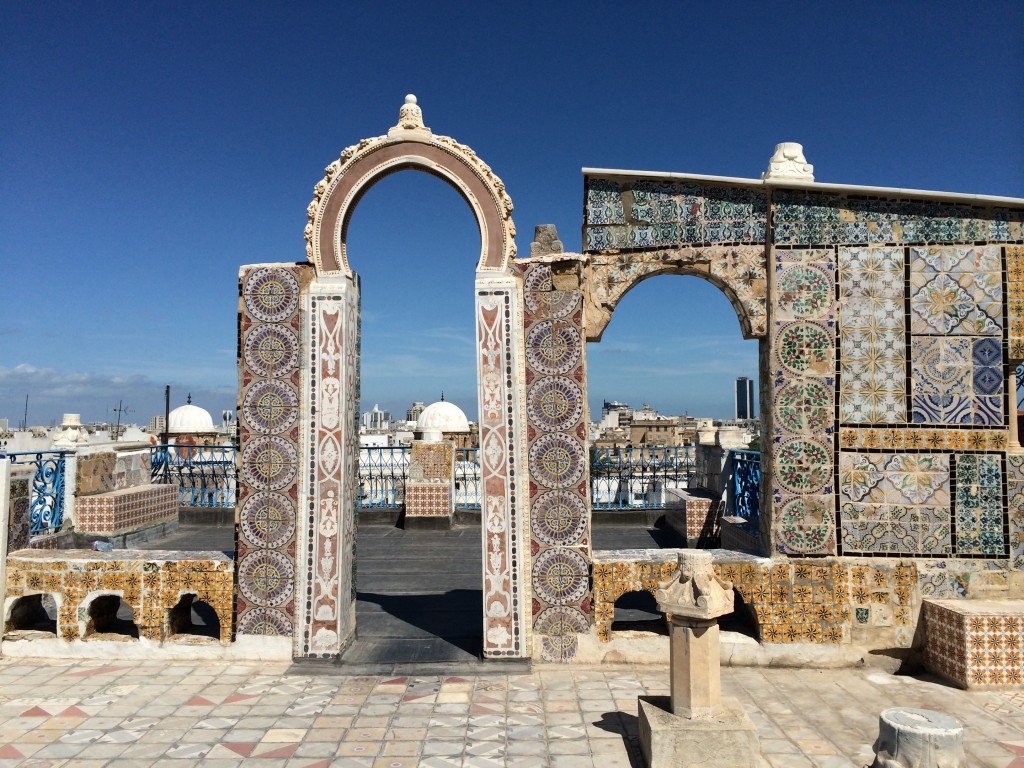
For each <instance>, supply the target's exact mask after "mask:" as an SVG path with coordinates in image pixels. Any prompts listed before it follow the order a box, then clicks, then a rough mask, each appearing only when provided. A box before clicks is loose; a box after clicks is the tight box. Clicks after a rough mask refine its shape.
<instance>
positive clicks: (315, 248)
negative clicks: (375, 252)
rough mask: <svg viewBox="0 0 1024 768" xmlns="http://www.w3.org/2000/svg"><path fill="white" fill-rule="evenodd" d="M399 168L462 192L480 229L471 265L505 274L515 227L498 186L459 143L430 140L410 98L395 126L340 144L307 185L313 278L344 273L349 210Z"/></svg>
mask: <svg viewBox="0 0 1024 768" xmlns="http://www.w3.org/2000/svg"><path fill="white" fill-rule="evenodd" d="M405 168H413V169H416V170H421V171H425V172H427V173H430V174H432V175H434V176H437V177H439V178H440V179H442V180H443V181H445V182H447V183H448V184H450V185H451V186H453V187H454V188H455V189H456V190H457V191H458V192H459V194H460V195H462V197H463V199H465V201H466V202H467V203H468V204H469V207H470V208H472V209H473V214H474V216H475V217H476V220H477V225H478V226H479V227H480V241H481V248H480V261H479V263H478V265H477V268H478V269H481V270H489V271H490V270H493V271H499V272H504V271H506V270H507V269H508V265H509V262H510V261H511V260H512V259H514V258H515V255H516V246H515V234H516V228H515V223H514V222H513V221H512V210H513V206H512V200H511V198H510V197H509V196H508V193H507V192H506V191H505V184H504V183H503V182H502V180H501V179H500V178H498V176H497V175H496V174H495V173H494V171H492V170H491V168H490V166H489V165H487V163H485V162H483V161H482V160H481V159H480V158H479V157H478V156H477V154H476V152H474V151H473V150H472V149H470V148H469V147H467V146H466V145H465V144H460V143H459V142H457V141H456V140H455V139H452V138H450V137H448V136H435V135H434V134H433V132H432V131H431V130H430V128H427V127H426V126H425V125H424V124H423V111H422V110H421V108H420V107H419V106H418V105H417V104H416V97H415V96H412V95H411V94H410V95H409V96H407V97H406V101H405V104H403V105H402V108H401V110H400V112H399V119H398V124H397V125H395V126H394V127H392V128H391V129H389V130H388V132H387V134H386V135H384V136H375V137H373V138H368V139H363V140H362V141H360V142H359V143H358V144H354V145H352V146H350V147H346V148H345V149H344V150H343V151H342V152H341V154H340V156H339V157H338V159H337V160H335V161H334V162H332V163H331V164H330V165H328V166H327V167H326V168H325V169H324V178H323V179H321V180H320V181H318V182H317V183H316V185H315V186H314V187H313V200H312V201H311V202H310V204H309V206H308V207H307V208H306V216H307V218H308V223H307V224H306V227H305V230H304V236H305V240H306V258H307V259H308V260H309V261H310V262H312V263H313V264H314V266H315V267H316V271H317V274H318V275H331V274H336V275H346V276H351V274H352V270H351V268H350V266H349V263H348V258H347V255H346V243H345V241H346V237H347V232H348V223H349V219H350V218H351V215H352V211H353V210H354V208H355V205H356V204H357V203H358V202H359V199H360V197H362V195H363V194H365V192H366V191H367V190H368V189H369V188H370V187H371V186H373V185H374V184H375V183H376V182H377V181H378V180H379V179H381V178H383V177H384V176H386V175H388V174H390V173H393V172H395V171H399V170H403V169H405Z"/></svg>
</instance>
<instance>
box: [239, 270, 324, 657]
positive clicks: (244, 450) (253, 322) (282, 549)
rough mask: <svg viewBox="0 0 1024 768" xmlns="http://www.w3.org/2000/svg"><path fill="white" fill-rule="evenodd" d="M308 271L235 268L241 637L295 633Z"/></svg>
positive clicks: (290, 635) (282, 635) (281, 635)
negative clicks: (302, 313)
mask: <svg viewBox="0 0 1024 768" xmlns="http://www.w3.org/2000/svg"><path fill="white" fill-rule="evenodd" d="M309 272H311V267H306V266H295V265H284V264H282V265H254V266H247V267H242V269H241V271H240V273H239V291H240V294H241V295H240V301H239V311H238V342H239V349H238V367H239V382H238V384H239V390H238V397H239V408H238V416H239V419H238V421H239V437H240V451H239V463H240V466H239V473H238V544H237V559H238V598H237V621H238V634H239V635H271V636H280V637H289V638H290V637H292V633H293V626H294V625H293V621H294V616H295V541H296V538H295V529H296V518H297V513H298V477H299V467H298V462H299V439H300V438H299V407H298V402H299V397H298V393H299V380H300V375H299V365H300V336H301V329H300V323H299V299H300V292H301V291H300V283H301V282H302V281H303V280H306V281H308V273H309ZM304 275H306V277H304Z"/></svg>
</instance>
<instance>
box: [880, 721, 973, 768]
mask: <svg viewBox="0 0 1024 768" xmlns="http://www.w3.org/2000/svg"><path fill="white" fill-rule="evenodd" d="M966 765H967V759H966V757H965V756H964V729H963V726H962V725H960V723H959V722H957V721H956V720H955V719H954V718H952V717H950V716H949V715H945V714H943V713H941V712H932V711H930V710H927V709H909V708H904V707H894V708H892V709H887V710H885V711H884V712H883V713H882V714H881V716H880V717H879V718H878V740H877V741H876V742H875V761H874V762H873V763H872V764H871V768H933V766H934V767H935V768H964V766H966Z"/></svg>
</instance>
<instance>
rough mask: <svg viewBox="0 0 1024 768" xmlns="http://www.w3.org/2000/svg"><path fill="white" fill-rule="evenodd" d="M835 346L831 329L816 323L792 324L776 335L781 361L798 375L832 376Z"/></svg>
mask: <svg viewBox="0 0 1024 768" xmlns="http://www.w3.org/2000/svg"><path fill="white" fill-rule="evenodd" d="M832 347H833V343H832V336H831V334H830V333H829V331H828V330H826V329H825V328H824V327H822V326H820V325H817V324H815V323H808V322H797V323H792V324H791V325H787V326H786V327H785V328H783V329H782V330H781V331H780V332H779V333H778V335H777V336H776V337H775V354H776V356H777V357H778V360H779V364H780V365H781V366H782V367H783V368H785V369H786V370H788V371H790V372H791V373H796V374H807V375H815V374H817V375H823V376H827V375H830V374H831V373H832V372H833V365H832V354H833V349H832Z"/></svg>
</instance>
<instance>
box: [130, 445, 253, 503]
mask: <svg viewBox="0 0 1024 768" xmlns="http://www.w3.org/2000/svg"><path fill="white" fill-rule="evenodd" d="M149 455H150V477H151V478H152V481H153V482H154V483H177V484H178V504H179V505H180V506H183V507H222V508H223V507H234V506H235V488H236V482H237V474H238V472H237V467H236V464H235V448H234V446H231V445H154V446H153V447H152V448H150V451H149Z"/></svg>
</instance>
